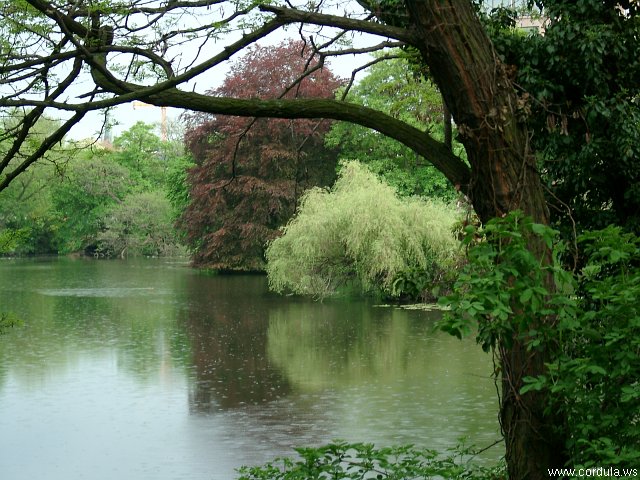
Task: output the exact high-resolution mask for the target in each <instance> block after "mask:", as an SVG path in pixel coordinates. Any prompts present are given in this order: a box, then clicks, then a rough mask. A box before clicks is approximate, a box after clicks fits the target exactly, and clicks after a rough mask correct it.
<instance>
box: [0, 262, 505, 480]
mask: <svg viewBox="0 0 640 480" xmlns="http://www.w3.org/2000/svg"><path fill="white" fill-rule="evenodd" d="M0 311H11V312H13V313H15V314H17V315H18V316H19V317H20V318H22V319H23V320H24V325H23V326H22V327H19V328H15V329H13V330H11V331H10V332H9V334H7V335H5V336H3V337H0V472H1V473H2V475H1V477H2V478H3V479H5V478H6V479H8V480H32V479H40V478H42V479H44V478H46V479H47V480H75V479H84V478H86V479H91V480H100V479H105V480H107V479H108V480H113V479H119V480H147V479H149V480H151V479H154V480H165V479H190V480H201V479H216V480H217V479H231V478H234V476H235V474H234V469H235V468H237V467H238V466H240V465H250V464H258V463H264V462H266V461H268V460H271V459H273V458H274V457H276V456H281V455H291V454H292V450H291V449H292V447H294V446H309V445H320V444H322V443H326V442H329V441H330V440H332V439H344V440H348V441H368V442H374V443H376V444H379V445H388V444H397V443H412V444H416V445H420V446H425V447H429V448H436V449H441V450H444V449H446V448H447V447H450V446H452V445H454V444H455V443H456V442H457V439H458V438H460V437H469V438H470V441H471V442H473V443H476V444H478V445H488V444H490V443H492V442H493V441H494V440H495V439H496V438H497V437H498V434H497V420H496V418H497V413H496V412H497V405H496V394H495V387H494V385H493V382H492V381H491V380H490V378H489V373H490V371H491V361H490V358H489V357H488V356H487V355H485V354H483V353H482V351H481V350H480V349H479V348H478V347H477V346H476V345H475V344H474V342H473V341H472V340H469V341H463V342H460V341H458V340H456V339H453V338H451V337H448V336H446V335H444V334H440V333H434V331H433V329H432V326H433V322H434V320H435V317H434V314H429V313H426V312H420V311H406V310H399V309H393V308H381V307H376V306H375V305H374V304H372V303H371V302H367V301H354V300H333V301H325V302H323V303H317V302H313V301H308V300H304V299H299V298H293V297H279V296H277V295H274V294H271V293H269V292H268V290H267V286H266V279H265V278H264V277H262V276H253V275H243V276H208V275H204V274H202V273H200V272H197V271H195V270H192V269H190V268H188V267H187V265H186V264H185V263H184V262H180V261H167V260H136V261H95V260H85V259H48V260H0ZM499 455H500V452H499V451H495V450H494V451H493V453H491V452H490V453H489V456H490V457H491V456H493V457H497V456H499Z"/></svg>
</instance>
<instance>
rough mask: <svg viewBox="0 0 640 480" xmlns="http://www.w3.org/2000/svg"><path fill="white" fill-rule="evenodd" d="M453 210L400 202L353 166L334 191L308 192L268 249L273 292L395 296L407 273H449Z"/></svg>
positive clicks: (454, 248)
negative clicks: (355, 290) (351, 291)
mask: <svg viewBox="0 0 640 480" xmlns="http://www.w3.org/2000/svg"><path fill="white" fill-rule="evenodd" d="M457 221H458V216H457V213H456V210H455V208H453V207H451V206H449V205H447V204H445V203H443V202H441V201H437V200H433V199H424V198H400V197H398V196H397V195H396V192H395V190H394V189H393V188H392V187H390V186H389V185H387V184H385V183H383V182H382V181H381V180H380V179H379V178H378V177H377V176H376V175H375V174H373V173H371V172H370V171H369V170H367V169H366V167H364V166H362V165H361V164H359V163H358V162H353V161H352V162H348V163H345V164H343V165H342V168H341V171H340V175H339V177H338V180H337V181H336V183H335V184H334V186H333V187H332V189H331V190H327V189H321V188H313V189H310V190H309V191H307V192H306V193H305V195H304V196H303V198H302V200H301V203H300V207H299V209H298V212H297V214H296V215H295V216H294V217H293V219H292V220H291V221H290V222H289V223H288V224H287V225H286V226H285V227H283V229H282V235H281V236H280V237H278V238H276V239H275V240H273V241H272V242H271V243H270V244H269V245H268V248H267V251H266V257H267V274H268V276H269V285H270V288H271V289H272V290H274V291H276V292H280V293H286V292H291V293H295V294H301V295H312V296H315V297H320V298H322V297H326V296H329V295H335V294H336V293H339V292H341V291H344V289H345V288H353V287H354V286H355V287H356V288H359V289H361V290H362V292H363V293H368V292H375V291H382V292H384V293H387V294H391V295H393V294H394V293H395V292H394V286H393V284H394V279H395V278H397V276H398V275H399V274H400V273H402V272H404V271H407V270H409V269H423V270H428V269H442V270H446V269H449V268H451V267H452V266H453V265H454V263H455V262H456V259H457V257H458V255H459V244H458V242H457V240H456V238H455V236H454V234H453V230H454V225H455V223H456V222H457Z"/></svg>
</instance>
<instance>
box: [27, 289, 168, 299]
mask: <svg viewBox="0 0 640 480" xmlns="http://www.w3.org/2000/svg"><path fill="white" fill-rule="evenodd" d="M37 292H38V293H39V294H41V295H46V296H48V297H96V298H98V297H104V298H124V297H137V296H146V295H150V294H153V295H158V294H160V295H162V294H163V293H165V292H163V291H161V290H157V289H155V288H154V287H103V288H45V289H40V290H37Z"/></svg>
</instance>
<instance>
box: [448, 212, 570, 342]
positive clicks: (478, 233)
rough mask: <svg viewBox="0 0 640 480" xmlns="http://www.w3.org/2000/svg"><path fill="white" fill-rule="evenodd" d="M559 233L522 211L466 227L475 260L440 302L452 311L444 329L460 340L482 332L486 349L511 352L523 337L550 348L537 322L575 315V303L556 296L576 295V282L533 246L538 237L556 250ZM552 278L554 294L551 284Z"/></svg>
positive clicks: (480, 336)
mask: <svg viewBox="0 0 640 480" xmlns="http://www.w3.org/2000/svg"><path fill="white" fill-rule="evenodd" d="M557 233H558V232H557V231H555V230H553V229H551V228H549V227H546V226H544V225H540V224H537V223H534V222H533V221H532V220H531V218H529V217H526V216H524V215H523V214H522V213H521V212H518V211H516V212H511V213H510V214H509V215H507V216H506V217H504V218H496V219H493V220H491V221H489V222H488V223H487V224H486V225H485V226H484V227H481V228H477V227H474V226H472V225H470V226H468V227H466V229H465V239H464V243H465V244H466V245H467V246H468V247H469V248H468V252H467V257H468V260H469V262H468V264H467V265H466V266H465V267H464V268H463V269H462V271H461V272H460V273H459V275H458V278H457V280H456V283H455V285H454V293H452V294H451V295H449V296H446V297H443V298H441V300H440V303H441V304H442V305H443V306H447V307H451V312H450V313H448V314H447V315H445V318H444V319H443V321H442V322H441V323H440V327H441V328H442V329H443V330H444V331H446V332H448V333H450V334H451V335H454V336H456V337H458V338H462V337H463V336H466V335H468V334H469V333H471V332H472V331H474V330H475V329H477V337H476V338H477V341H478V343H479V344H480V345H481V346H482V348H483V350H485V351H490V350H495V349H496V348H497V347H498V346H499V345H501V346H506V347H507V348H508V347H509V346H510V345H511V344H512V342H513V340H514V339H515V338H518V336H520V337H522V339H525V338H526V339H527V342H528V344H529V346H530V347H531V348H534V347H539V346H540V345H542V344H544V343H545V342H546V339H545V337H544V335H543V333H544V332H541V331H539V330H537V329H536V328H534V324H536V325H537V324H540V323H544V322H540V320H541V319H542V318H544V317H551V316H557V315H565V314H570V313H571V310H572V304H571V302H569V301H567V299H566V297H565V296H563V295H555V293H554V292H556V291H560V292H570V291H571V289H572V280H571V278H570V276H569V275H568V274H567V273H566V272H564V271H563V270H562V268H561V266H560V264H559V262H558V261H557V259H556V258H553V259H549V258H548V257H547V256H546V255H545V253H544V252H542V253H541V252H533V251H531V250H530V249H529V245H530V239H531V238H532V237H534V236H537V237H540V238H541V240H542V242H543V244H544V245H545V246H547V247H548V248H551V247H552V246H553V244H554V241H555V238H556V235H557ZM549 276H550V277H551V278H553V279H554V282H553V284H554V285H555V290H553V291H552V290H550V288H549V287H548V286H546V285H548V282H547V281H546V279H547V278H548V277H549Z"/></svg>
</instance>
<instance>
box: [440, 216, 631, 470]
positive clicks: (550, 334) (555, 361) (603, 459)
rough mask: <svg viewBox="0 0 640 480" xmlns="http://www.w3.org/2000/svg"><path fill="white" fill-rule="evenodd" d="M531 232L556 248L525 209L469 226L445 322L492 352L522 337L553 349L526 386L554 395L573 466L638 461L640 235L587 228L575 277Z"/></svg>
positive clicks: (552, 409) (550, 408)
mask: <svg viewBox="0 0 640 480" xmlns="http://www.w3.org/2000/svg"><path fill="white" fill-rule="evenodd" d="M532 235H534V236H537V237H538V238H540V239H541V240H542V242H543V243H544V244H546V245H547V246H549V247H551V246H552V245H553V244H554V243H555V242H556V238H557V232H555V231H553V230H552V229H550V228H548V227H545V226H542V225H537V224H535V223H533V222H532V221H531V220H530V219H527V218H526V217H523V216H522V215H521V214H519V213H512V214H510V215H508V216H507V217H505V218H503V219H495V220H493V221H491V222H489V224H488V225H487V226H486V227H485V228H484V229H482V230H480V231H474V230H473V229H469V231H468V236H467V239H466V242H467V244H468V245H469V264H468V266H467V267H466V268H465V269H464V271H463V273H461V274H460V276H459V279H458V282H457V284H456V287H457V289H456V293H454V294H452V295H450V296H449V297H447V298H446V299H444V300H443V303H445V304H448V305H450V306H451V313H449V314H448V315H447V316H446V318H445V320H444V321H443V322H441V324H440V325H441V328H442V329H443V330H445V331H447V332H449V333H451V334H453V335H455V336H458V337H460V336H462V335H465V334H468V333H470V332H471V331H473V330H475V331H476V332H477V333H476V335H477V336H476V338H477V341H478V342H479V343H480V344H481V345H482V347H483V348H484V349H485V350H490V349H491V350H494V351H499V352H501V350H500V349H501V348H502V347H503V346H504V345H509V343H510V341H511V339H514V338H518V339H519V340H520V341H521V342H524V343H525V345H526V346H527V348H528V349H529V350H533V349H537V350H539V351H545V352H546V353H547V363H546V368H545V371H544V372H543V373H540V374H537V375H535V376H528V377H524V378H523V379H522V385H521V386H520V387H518V390H519V392H518V393H519V394H520V395H528V394H532V393H533V392H547V393H549V395H547V396H546V397H545V398H546V402H547V403H546V405H545V408H546V410H547V413H548V414H549V415H554V414H558V413H560V414H562V415H563V418H564V419H565V420H564V422H565V423H564V424H561V425H556V427H555V428H557V429H558V434H559V435H560V436H562V437H564V438H567V439H568V440H567V444H566V448H567V452H568V454H569V459H570V460H569V463H570V465H571V466H574V467H576V468H578V467H579V466H582V467H585V468H589V467H597V466H601V465H615V466H629V465H633V464H635V463H637V461H638V459H640V449H639V448H638V445H640V428H639V425H640V416H639V415H638V412H640V383H639V382H638V378H640V340H639V339H640V309H639V308H638V302H637V299H638V298H640V238H638V237H637V236H635V235H633V234H630V233H624V232H623V230H622V229H621V227H613V226H611V227H608V228H606V229H604V230H598V231H591V232H586V233H584V234H583V235H581V236H580V237H579V238H578V242H579V245H580V248H581V251H582V252H584V258H582V259H581V264H582V265H583V266H582V268H581V270H580V271H579V272H578V273H576V274H574V273H572V272H568V271H565V270H563V269H562V268H561V267H560V265H559V262H558V261H557V260H555V259H553V260H551V261H549V260H545V258H544V257H541V256H539V255H537V254H535V253H534V252H532V251H531V250H530V249H529V247H528V245H531V242H529V241H528V240H527V238H528V237H530V236H532ZM559 249H560V250H561V244H558V245H557V246H556V252H558V250H559ZM556 257H557V255H556ZM547 276H552V278H554V279H555V288H554V289H553V290H552V289H549V288H548V287H545V285H549V282H546V281H545V278H546V277H547ZM545 318H548V319H549V321H544V319H545ZM532 325H533V326H535V328H532ZM515 335H519V336H518V337H516V336H515ZM512 381H513V379H512Z"/></svg>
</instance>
